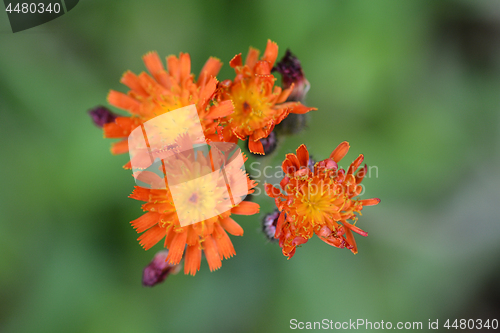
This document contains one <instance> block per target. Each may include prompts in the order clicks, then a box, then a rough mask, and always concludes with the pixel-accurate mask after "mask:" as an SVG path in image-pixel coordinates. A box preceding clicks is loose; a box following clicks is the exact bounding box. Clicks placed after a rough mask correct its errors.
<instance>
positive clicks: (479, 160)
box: [0, 0, 500, 332]
mask: <svg viewBox="0 0 500 333" xmlns="http://www.w3.org/2000/svg"><path fill="white" fill-rule="evenodd" d="M268 38H270V39H272V40H273V41H276V42H277V43H278V45H279V46H280V55H279V57H281V56H282V55H283V54H284V52H285V50H286V48H290V49H291V50H292V52H294V53H295V54H296V55H297V56H298V57H299V59H300V60H301V61H302V65H303V68H304V71H305V74H306V76H307V78H308V80H309V81H310V83H311V90H310V92H309V94H308V96H307V103H306V104H307V105H310V106H315V107H317V108H318V111H315V112H313V113H312V114H311V117H310V121H309V126H308V128H307V129H306V130H304V131H303V132H302V133H300V134H298V135H296V136H294V137H289V138H287V139H286V141H285V139H283V140H282V144H281V145H280V147H279V149H278V150H277V151H276V153H275V154H274V155H273V156H272V157H271V158H270V159H267V160H266V163H270V165H279V164H280V163H281V161H282V160H283V157H284V155H285V154H286V153H288V152H292V151H294V150H295V148H297V147H298V146H299V145H300V144H301V143H305V144H307V146H308V148H309V150H310V152H311V153H312V154H313V155H314V156H315V157H316V158H317V159H323V158H326V157H327V156H328V155H329V153H330V152H331V151H332V150H333V149H334V148H335V147H336V146H337V145H338V143H340V142H341V141H344V140H347V141H349V142H350V145H351V150H350V152H349V154H348V155H347V157H346V158H345V160H346V161H347V162H350V161H352V160H353V159H354V158H355V157H357V155H358V154H360V153H363V154H364V155H365V161H366V163H368V165H372V166H376V167H377V168H378V177H376V175H375V174H372V176H371V177H370V178H369V179H366V180H365V181H364V184H365V185H366V193H365V194H364V196H363V197H364V198H370V197H379V198H381V199H382V202H381V204H380V205H379V206H376V207H367V208H366V209H365V210H364V211H363V216H362V217H361V218H360V220H359V222H358V223H359V224H358V225H359V226H360V227H361V228H363V229H364V230H366V231H368V232H369V237H367V238H363V237H359V236H358V237H357V240H358V247H359V253H358V254H357V255H353V254H352V253H350V251H347V250H340V249H335V248H332V247H330V246H328V245H326V244H325V243H323V242H321V241H320V240H319V239H317V238H314V239H312V240H311V241H310V242H309V243H307V244H306V245H304V246H303V247H302V248H300V249H298V250H297V253H296V255H295V256H294V257H293V258H292V259H291V260H289V261H287V260H286V258H285V257H284V256H283V255H282V254H281V249H280V248H279V247H278V246H277V244H271V243H269V242H268V241H267V240H266V239H265V238H264V236H263V235H262V234H261V232H260V220H261V218H262V216H263V215H264V214H265V213H266V212H269V211H270V210H271V208H272V204H273V203H272V201H270V200H269V199H268V198H266V197H265V196H260V197H258V198H257V199H256V201H257V202H259V203H260V204H261V206H262V209H261V214H260V215H259V216H251V217H237V221H238V222H240V224H241V225H242V226H243V228H244V229H245V235H244V237H232V241H233V243H234V246H235V249H236V252H237V255H236V256H235V257H233V258H231V259H230V260H224V261H223V265H222V268H221V269H220V270H218V271H216V272H212V273H210V272H209V270H208V265H207V264H206V262H202V267H201V271H200V272H199V273H198V274H197V275H196V276H195V277H194V278H193V277H191V276H184V275H183V274H178V275H175V276H170V277H169V278H168V279H167V280H166V282H165V283H164V284H161V285H158V286H156V287H154V288H151V289H149V288H145V287H142V286H141V275H142V269H143V267H144V266H145V265H147V264H148V263H149V261H150V260H151V258H152V257H153V255H154V253H155V252H156V250H159V249H160V247H159V246H157V247H155V248H153V249H152V250H150V251H147V252H145V251H143V250H142V249H141V247H140V246H139V245H138V242H137V241H136V238H137V234H136V233H135V231H134V230H133V229H132V228H131V227H130V225H129V221H131V220H133V219H135V218H137V217H138V216H140V215H141V210H140V202H138V201H135V200H132V199H129V198H127V196H128V194H129V193H130V192H131V190H132V187H133V185H134V183H133V179H132V177H130V172H129V171H126V170H123V169H122V168H121V166H122V165H123V164H124V163H125V162H126V160H127V156H125V155H122V156H112V155H111V154H110V153H109V145H110V140H104V139H103V138H102V133H101V131H100V130H99V129H98V128H96V127H95V126H94V125H93V124H92V122H91V120H90V119H89V116H88V114H87V110H88V109H90V108H91V107H93V106H96V105H99V104H103V105H106V95H107V93H108V91H109V89H117V90H120V91H126V89H125V87H124V86H123V85H121V84H120V83H119V79H120V77H121V75H122V73H124V72H125V71H126V70H127V69H130V70H132V71H133V72H135V73H139V72H141V71H143V70H145V68H144V65H143V63H142V60H141V56H142V55H143V54H145V53H146V52H148V51H151V50H156V51H158V52H159V54H160V55H161V57H162V58H163V59H164V57H165V56H167V55H169V54H178V53H179V52H189V53H190V54H191V59H192V63H193V65H192V70H193V73H195V74H198V73H199V71H200V69H201V67H202V65H203V63H204V62H205V61H206V59H207V58H208V57H209V56H216V57H218V58H220V59H221V60H222V61H223V62H224V63H225V65H224V67H223V69H222V71H221V73H220V75H219V76H218V78H219V79H221V80H222V79H227V78H232V77H233V71H232V69H231V68H230V67H229V65H228V62H229V60H230V59H231V58H232V57H233V56H234V55H235V54H237V53H239V52H243V53H244V54H246V52H247V50H248V47H249V46H250V45H252V46H254V47H256V48H259V49H261V50H263V49H264V48H265V44H266V40H267V39H268ZM0 47H1V52H0V135H1V137H0V139H1V142H2V148H1V158H0V168H1V169H0V175H1V176H2V182H1V189H2V190H1V191H0V226H1V231H0V251H1V255H0V331H1V332H257V331H259V332H283V331H289V330H290V320H291V319H297V320H298V321H320V320H322V319H325V318H326V319H329V320H333V321H334V322H335V321H349V319H352V320H356V319H358V318H361V319H366V320H369V321H372V322H380V321H381V320H384V321H391V322H393V323H396V322H398V321H402V322H404V321H412V322H413V321H421V322H423V324H424V331H426V330H427V329H426V327H427V323H428V320H429V319H431V320H432V321H434V320H436V319H439V320H440V322H439V323H440V326H441V327H442V324H443V323H444V320H446V319H447V318H450V319H455V318H459V319H460V318H465V319H469V318H473V319H478V318H483V319H487V318H489V319H492V318H497V319H500V318H499V317H500V316H499V314H500V286H499V280H500V263H499V262H500V261H499V259H500V224H499V217H498V210H499V209H498V207H499V203H498V202H499V198H500V195H499V190H498V189H499V186H500V175H499V172H498V163H499V159H500V154H499V153H500V137H499V129H500V113H499V107H500V98H499V96H500V95H499V91H500V90H499V89H500V2H499V1H497V0H491V1H486V0H484V1H483V0H471V1H431V0H427V1H425V0H417V1H410V0H408V1H399V0H387V1H386V0H378V1H368V0H366V1H310V2H306V1H289V0H288V1H285V0H282V1H269V0H268V1H262V0H259V1H246V2H236V1H223V0H215V1H203V0H187V1H182V2H180V1H176V2H173V1H160V0H154V1H153V0H151V1H143V2H141V1H120V2H117V1H116V2H115V1H80V3H79V4H78V5H77V6H76V7H75V8H74V9H73V10H72V11H71V12H69V13H68V14H66V15H64V16H62V17H60V18H58V19H56V20H54V21H51V22H49V23H47V24H44V25H42V26H39V27H36V28H33V29H29V30H26V31H23V32H19V33H16V34H13V33H12V32H11V30H10V26H9V23H8V20H7V15H6V14H0ZM345 164H347V163H345ZM344 166H346V165H344ZM247 168H248V164H247Z"/></svg>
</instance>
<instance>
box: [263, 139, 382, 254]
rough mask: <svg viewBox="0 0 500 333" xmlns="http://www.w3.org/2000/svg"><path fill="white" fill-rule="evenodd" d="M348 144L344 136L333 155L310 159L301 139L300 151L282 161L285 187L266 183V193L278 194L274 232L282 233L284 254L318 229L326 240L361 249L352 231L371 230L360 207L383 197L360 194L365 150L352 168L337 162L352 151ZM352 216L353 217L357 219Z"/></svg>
mask: <svg viewBox="0 0 500 333" xmlns="http://www.w3.org/2000/svg"><path fill="white" fill-rule="evenodd" d="M348 150H349V144H348V143H347V142H342V143H341V144H340V145H339V146H338V147H337V148H336V149H335V150H334V151H333V152H332V154H331V155H330V158H328V159H325V160H323V161H320V162H317V163H315V164H314V165H311V163H310V159H309V152H308V150H307V148H306V146H305V145H301V146H300V147H299V148H298V149H297V151H296V154H288V155H287V156H286V159H285V160H284V161H283V164H282V169H283V172H284V177H283V179H282V180H281V182H280V187H281V190H280V189H278V188H276V187H274V186H273V185H271V184H266V185H265V189H266V193H267V195H269V196H270V197H272V198H274V199H275V202H276V205H277V207H278V209H279V211H280V215H279V218H278V221H277V223H276V232H275V235H274V237H275V238H277V239H279V244H280V246H281V248H282V252H283V255H285V256H287V257H288V259H290V258H291V257H292V256H293V255H294V254H295V250H296V248H297V246H299V245H301V244H304V243H306V242H307V241H308V240H309V239H310V238H311V237H312V236H313V235H314V234H316V235H317V236H318V237H319V238H320V239H321V240H323V241H324V242H325V243H327V244H329V245H332V246H335V247H338V248H348V249H350V250H351V251H352V252H353V253H357V252H358V251H357V246H356V241H355V240H354V235H353V232H356V233H358V234H360V235H362V236H368V234H367V233H366V232H365V231H363V230H361V229H360V228H358V227H357V226H356V225H355V224H356V221H357V219H358V218H357V216H356V213H358V214H359V215H361V210H362V209H363V207H364V206H373V205H377V204H378V203H379V202H380V199H365V200H359V199H356V198H355V197H357V196H358V195H359V194H360V193H361V191H362V187H361V185H360V183H361V181H362V180H363V178H364V176H365V174H366V171H367V167H366V165H365V166H364V167H363V168H361V169H360V170H359V171H358V172H356V170H357V169H358V168H359V166H360V165H361V163H362V162H363V155H360V156H359V157H358V158H356V160H354V162H352V164H351V165H350V166H349V168H348V170H347V172H346V171H345V170H343V169H339V168H338V165H337V163H338V162H339V161H340V160H341V159H342V158H343V157H344V156H345V155H346V154H347V151H348ZM348 220H352V221H354V222H353V223H350V222H348Z"/></svg>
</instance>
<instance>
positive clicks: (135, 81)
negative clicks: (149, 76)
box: [120, 71, 148, 97]
mask: <svg viewBox="0 0 500 333" xmlns="http://www.w3.org/2000/svg"><path fill="white" fill-rule="evenodd" d="M120 82H121V83H123V84H124V85H126V86H127V87H129V88H130V89H132V90H133V91H134V92H135V93H136V94H139V95H141V96H143V97H147V96H148V93H147V92H146V90H144V88H142V86H141V83H140V82H139V78H138V77H137V75H135V74H134V73H132V72H131V71H126V72H125V74H123V76H122V78H121V80H120Z"/></svg>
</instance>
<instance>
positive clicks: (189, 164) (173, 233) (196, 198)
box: [130, 151, 260, 275]
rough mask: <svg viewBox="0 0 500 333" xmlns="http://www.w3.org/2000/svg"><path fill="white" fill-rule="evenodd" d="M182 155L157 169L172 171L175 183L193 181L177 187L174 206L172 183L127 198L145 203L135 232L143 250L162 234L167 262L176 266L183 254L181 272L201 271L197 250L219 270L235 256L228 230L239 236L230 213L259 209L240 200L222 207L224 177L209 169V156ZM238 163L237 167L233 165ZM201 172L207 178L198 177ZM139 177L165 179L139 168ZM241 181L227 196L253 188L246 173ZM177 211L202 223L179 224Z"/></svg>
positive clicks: (240, 232)
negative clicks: (140, 171) (225, 260)
mask: <svg viewBox="0 0 500 333" xmlns="http://www.w3.org/2000/svg"><path fill="white" fill-rule="evenodd" d="M187 154H188V152H181V153H178V154H176V155H174V156H172V157H171V158H170V161H167V162H165V164H164V165H163V166H162V168H164V170H166V172H167V173H169V174H174V176H175V177H174V178H175V179H178V180H179V181H180V182H182V181H184V180H185V179H194V180H195V181H194V182H191V183H190V184H188V185H186V186H183V187H181V193H180V196H178V197H177V198H180V199H179V200H177V201H176V203H175V206H174V200H173V197H172V192H171V188H172V186H171V187H167V188H166V189H147V188H143V187H136V188H135V190H134V192H133V193H132V194H131V195H130V197H131V198H133V199H136V200H140V201H145V202H146V203H145V204H143V205H142V209H143V210H144V211H146V212H147V213H145V214H144V215H142V216H141V217H139V218H138V219H136V220H134V221H132V222H131V224H132V226H133V227H134V229H136V231H137V232H138V233H142V232H144V233H143V234H142V235H141V236H140V237H139V238H138V241H139V243H140V244H141V246H142V247H143V248H144V249H145V250H148V249H150V248H151V247H152V246H154V245H155V244H157V243H158V242H159V241H160V240H162V239H163V238H165V241H164V247H166V248H167V249H169V252H168V256H167V257H166V261H167V263H168V264H169V265H177V264H179V262H180V261H181V259H182V257H183V255H184V254H185V260H184V273H185V274H191V275H195V274H196V272H197V271H198V270H199V269H200V263H201V255H202V250H203V252H204V253H205V257H206V259H207V262H208V266H209V268H210V270H211V271H213V270H216V269H219V268H220V266H221V260H222V259H228V258H230V257H232V256H233V255H235V254H236V252H235V251H234V247H233V244H232V242H231V240H230V239H229V236H228V235H227V232H228V233H230V234H231V235H234V236H241V235H243V229H242V228H241V227H240V225H239V224H238V223H236V222H235V221H234V220H233V219H232V218H231V214H239V215H253V214H256V213H258V212H259V209H260V207H259V205H258V204H256V203H253V202H248V201H242V202H240V203H239V204H238V205H236V206H233V207H232V208H231V209H230V210H229V211H226V209H225V207H227V205H223V204H222V203H224V202H227V198H225V197H224V191H223V190H222V189H225V188H226V183H225V181H224V175H221V174H219V172H218V171H217V172H213V173H212V168H211V162H212V161H211V159H212V158H209V157H208V156H206V157H205V156H204V155H203V154H202V153H201V151H199V152H198V154H197V155H196V159H194V158H191V161H188V159H189V158H190V157H189V156H188V155H187ZM245 159H246V158H245ZM193 161H195V162H193ZM238 167H239V165H237V166H236V168H238ZM242 172H243V171H242ZM203 174H205V175H209V176H210V177H208V178H207V177H201V176H200V175H203ZM212 175H213V176H212ZM141 176H142V177H141V179H142V180H144V182H147V183H150V184H153V183H155V182H162V181H165V180H164V179H163V178H161V177H160V176H158V175H156V174H155V173H153V172H150V171H143V172H142V174H141ZM246 180H247V182H246V184H239V185H240V186H239V187H238V186H236V187H232V188H231V190H232V195H234V196H236V195H244V194H247V193H252V192H253V191H254V190H253V188H254V187H255V186H256V185H257V184H256V183H255V182H254V181H251V180H250V179H249V178H248V175H246ZM229 181H231V180H229ZM229 207H231V206H229ZM214 212H215V214H216V215H215V216H214ZM179 214H180V216H179ZM182 214H184V215H185V214H190V215H191V216H190V217H191V218H196V220H197V221H200V220H201V222H197V223H194V224H189V225H186V226H184V227H183V226H181V224H180V222H179V218H183V217H184V216H182ZM210 214H211V215H210Z"/></svg>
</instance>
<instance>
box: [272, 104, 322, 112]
mask: <svg viewBox="0 0 500 333" xmlns="http://www.w3.org/2000/svg"><path fill="white" fill-rule="evenodd" d="M279 106H280V107H287V108H288V112H289V113H295V114H304V113H307V112H309V111H313V110H317V109H316V108H311V107H308V106H305V105H303V104H302V103H300V102H287V103H283V104H280V105H279Z"/></svg>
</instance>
